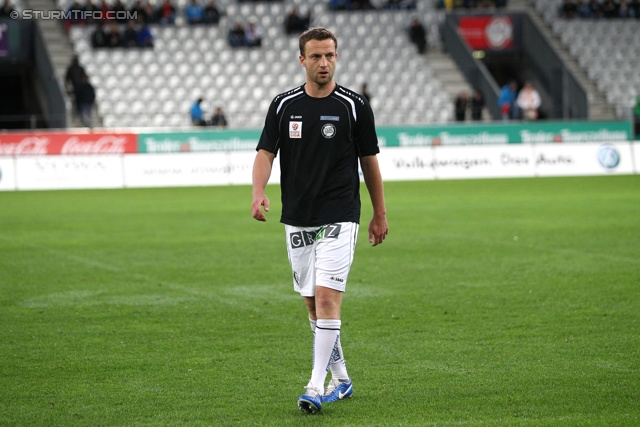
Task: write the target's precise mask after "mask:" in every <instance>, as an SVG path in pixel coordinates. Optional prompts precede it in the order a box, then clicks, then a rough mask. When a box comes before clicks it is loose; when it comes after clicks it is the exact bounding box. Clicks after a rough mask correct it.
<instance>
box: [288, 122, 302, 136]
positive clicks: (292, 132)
mask: <svg viewBox="0 0 640 427" xmlns="http://www.w3.org/2000/svg"><path fill="white" fill-rule="evenodd" d="M289 138H302V122H289Z"/></svg>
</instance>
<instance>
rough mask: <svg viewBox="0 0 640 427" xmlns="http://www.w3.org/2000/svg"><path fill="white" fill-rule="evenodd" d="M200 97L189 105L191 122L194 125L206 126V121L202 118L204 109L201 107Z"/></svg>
mask: <svg viewBox="0 0 640 427" xmlns="http://www.w3.org/2000/svg"><path fill="white" fill-rule="evenodd" d="M202 101H203V99H202V98H198V99H196V102H194V103H193V105H192V106H191V111H190V114H191V123H192V124H193V125H194V126H206V125H207V121H206V120H205V119H204V110H203V109H202Z"/></svg>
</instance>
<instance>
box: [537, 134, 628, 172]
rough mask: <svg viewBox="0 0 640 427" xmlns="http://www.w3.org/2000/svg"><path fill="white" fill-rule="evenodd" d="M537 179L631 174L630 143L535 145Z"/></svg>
mask: <svg viewBox="0 0 640 427" xmlns="http://www.w3.org/2000/svg"><path fill="white" fill-rule="evenodd" d="M534 148H535V163H536V175H537V176H577V175H611V174H632V173H633V159H632V155H631V143H630V142H607V143H579V144H537V145H535V146H534Z"/></svg>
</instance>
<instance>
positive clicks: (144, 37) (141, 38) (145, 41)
mask: <svg viewBox="0 0 640 427" xmlns="http://www.w3.org/2000/svg"><path fill="white" fill-rule="evenodd" d="M140 24H141V25H140V29H139V30H138V46H139V47H153V35H152V34H151V29H149V24H147V23H146V22H144V21H140Z"/></svg>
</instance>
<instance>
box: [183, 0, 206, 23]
mask: <svg viewBox="0 0 640 427" xmlns="http://www.w3.org/2000/svg"><path fill="white" fill-rule="evenodd" d="M184 13H185V16H186V18H187V23H188V24H189V25H196V24H202V23H204V8H203V7H202V6H201V5H200V3H198V0H191V2H190V3H189V4H188V5H187V7H185V9H184Z"/></svg>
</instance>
